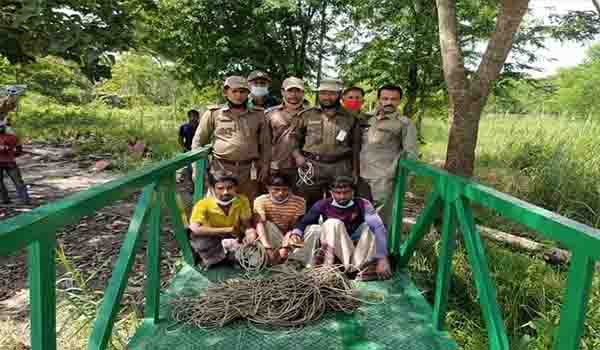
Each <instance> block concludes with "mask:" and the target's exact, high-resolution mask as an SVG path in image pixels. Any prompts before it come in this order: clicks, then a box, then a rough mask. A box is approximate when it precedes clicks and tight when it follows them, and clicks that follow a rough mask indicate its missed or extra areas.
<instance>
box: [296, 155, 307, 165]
mask: <svg viewBox="0 0 600 350" xmlns="http://www.w3.org/2000/svg"><path fill="white" fill-rule="evenodd" d="M294 160H295V161H296V166H297V167H298V168H301V167H303V166H304V164H306V158H305V157H304V156H303V155H301V154H294Z"/></svg>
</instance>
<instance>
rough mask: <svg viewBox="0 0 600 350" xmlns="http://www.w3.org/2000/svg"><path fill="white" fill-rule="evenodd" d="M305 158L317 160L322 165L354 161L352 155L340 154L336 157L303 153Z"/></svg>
mask: <svg viewBox="0 0 600 350" xmlns="http://www.w3.org/2000/svg"><path fill="white" fill-rule="evenodd" d="M302 153H303V154H304V156H305V157H306V158H308V159H310V160H315V161H317V162H322V163H337V162H339V161H342V160H348V159H352V153H345V154H339V155H335V156H328V155H324V154H315V153H310V152H302Z"/></svg>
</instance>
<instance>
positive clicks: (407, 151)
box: [360, 112, 418, 225]
mask: <svg viewBox="0 0 600 350" xmlns="http://www.w3.org/2000/svg"><path fill="white" fill-rule="evenodd" d="M360 129H361V137H362V146H361V151H360V176H361V179H362V180H363V181H364V182H366V183H367V184H368V186H369V190H370V193H371V194H372V196H373V197H372V198H373V205H374V206H375V208H376V209H377V211H378V213H379V215H380V216H381V218H382V219H383V222H384V223H385V224H386V225H388V224H389V223H390V219H391V209H392V208H391V207H392V197H393V196H392V193H393V192H394V184H395V181H394V180H395V177H396V168H397V166H398V160H399V159H400V158H402V157H408V158H412V159H416V158H417V156H418V153H417V130H416V128H415V126H414V124H413V123H412V122H411V121H410V119H408V118H407V117H404V116H401V115H400V114H399V113H398V112H395V113H388V114H384V115H383V116H380V117H379V119H378V118H377V117H372V118H370V119H368V120H361V123H360Z"/></svg>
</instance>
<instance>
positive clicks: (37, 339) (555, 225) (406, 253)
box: [0, 148, 600, 350]
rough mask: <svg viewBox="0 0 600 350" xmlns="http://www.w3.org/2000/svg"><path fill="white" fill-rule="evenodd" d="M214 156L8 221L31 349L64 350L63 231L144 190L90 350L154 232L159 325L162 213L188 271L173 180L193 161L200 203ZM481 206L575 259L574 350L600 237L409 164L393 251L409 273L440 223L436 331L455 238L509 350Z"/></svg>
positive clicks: (566, 325) (570, 324)
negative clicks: (26, 293)
mask: <svg viewBox="0 0 600 350" xmlns="http://www.w3.org/2000/svg"><path fill="white" fill-rule="evenodd" d="M208 152H209V149H208V148H204V149H200V150H197V151H192V152H188V153H186V154H183V155H180V156H178V157H176V158H174V159H173V160H169V161H164V162H161V163H158V164H157V165H154V166H150V167H147V168H145V169H142V170H140V171H137V172H134V173H133V174H131V175H127V176H125V177H123V178H120V179H117V180H115V181H111V182H108V183H106V184H103V185H99V186H94V187H92V188H90V189H88V190H86V191H83V192H80V193H77V194H74V195H72V196H69V197H67V198H65V199H63V200H61V201H58V202H55V203H50V204H48V205H45V206H42V207H39V208H37V209H35V210H33V211H31V212H29V213H27V214H22V215H19V216H17V217H15V218H12V219H9V220H6V221H3V222H2V224H1V225H0V256H1V255H8V254H12V253H14V252H16V251H18V250H20V249H22V248H27V250H28V268H29V286H30V303H31V348H32V349H33V350H41V349H43V350H55V349H56V290H55V284H56V266H55V256H54V255H55V253H54V251H55V246H56V232H57V231H58V230H59V229H60V228H61V227H64V226H65V225H69V224H74V223H77V222H78V221H79V220H80V219H81V218H82V217H83V216H85V215H89V214H92V213H94V212H95V211H96V210H98V209H100V208H102V207H104V206H107V205H109V204H111V203H113V202H115V201H117V200H119V199H122V198H125V197H127V196H128V195H130V194H132V193H134V192H136V191H139V190H140V189H143V191H142V194H141V196H140V199H139V201H138V204H137V207H136V208H135V211H134V214H133V217H132V219H131V222H130V225H129V228H128V231H127V234H126V236H125V240H124V242H123V244H122V246H121V250H120V252H119V256H118V259H117V261H116V263H115V266H114V269H113V273H112V276H111V278H110V280H109V282H108V286H107V288H106V292H105V293H104V298H103V300H102V304H101V306H100V308H99V310H98V314H97V319H96V322H95V324H94V329H93V332H92V335H91V336H90V340H89V344H88V349H90V350H103V349H106V347H107V344H108V341H109V339H110V336H111V333H112V329H113V325H114V322H115V318H116V316H117V314H118V311H119V307H120V304H121V303H120V301H121V298H122V296H123V292H124V290H125V287H126V285H127V280H128V275H129V273H130V270H131V267H132V264H133V261H134V258H135V253H136V251H137V249H138V248H139V246H140V244H139V243H141V240H142V238H143V234H142V233H143V229H144V227H145V226H146V224H147V226H148V228H149V229H148V247H147V259H146V270H147V276H148V277H147V280H146V285H145V308H144V313H145V315H144V321H145V322H157V321H158V319H159V297H160V259H161V255H160V225H161V220H162V213H163V208H165V209H166V210H167V212H168V213H169V214H170V216H171V219H172V224H173V228H174V232H175V239H176V241H177V244H178V246H179V248H180V249H181V251H182V255H183V258H184V260H185V262H186V263H188V264H193V256H192V251H191V248H190V245H189V243H188V239H187V236H186V232H185V227H184V224H183V220H182V216H181V215H182V212H181V211H180V209H179V207H178V205H177V198H176V189H175V172H176V170H177V169H179V168H182V167H184V166H186V165H188V164H190V163H192V162H195V163H196V165H197V169H200V170H201V171H199V172H198V173H197V174H196V189H195V195H194V197H195V198H194V199H195V200H197V199H198V198H199V196H200V195H201V194H202V193H203V192H204V181H203V179H204V171H203V170H204V169H205V168H206V157H207V154H208ZM409 172H414V173H416V174H417V175H420V176H427V177H430V178H432V179H433V192H432V193H431V195H430V196H429V198H428V199H427V201H426V204H425V208H424V209H423V212H422V213H421V215H420V216H419V218H418V219H417V222H416V224H415V225H414V226H413V227H412V229H411V231H410V233H409V236H408V238H407V239H406V240H405V241H404V242H403V244H402V245H401V244H400V243H401V236H400V231H401V228H402V213H403V206H404V196H405V189H406V179H407V177H408V174H409ZM471 203H477V204H480V205H483V206H485V207H488V208H491V209H494V210H496V211H497V212H498V213H500V214H501V215H503V216H505V217H507V218H509V219H511V220H513V221H515V222H519V223H521V224H524V225H526V226H528V227H529V228H531V229H533V230H535V231H537V232H539V233H541V234H542V235H544V236H545V237H547V238H550V239H553V240H556V241H558V242H561V244H562V245H564V246H566V247H567V248H569V249H570V250H571V252H572V260H571V266H570V268H569V274H568V285H567V291H566V298H565V302H564V303H563V308H562V310H561V322H560V327H559V333H558V337H557V338H556V342H555V344H554V349H555V350H575V349H578V347H579V341H580V338H581V334H582V332H583V326H584V320H585V314H586V308H587V304H588V298H589V290H590V286H591V281H592V276H593V273H594V262H595V261H596V260H597V259H598V258H599V257H600V232H599V231H598V230H595V229H593V228H591V227H588V226H586V225H583V224H580V223H577V222H575V221H572V220H569V219H567V218H565V217H562V216H560V215H557V214H555V213H552V212H549V211H547V210H544V209H541V208H539V207H536V206H533V205H531V204H528V203H526V202H523V201H521V200H518V199H516V198H514V197H511V196H508V195H505V194H503V193H500V192H497V191H495V190H492V189H490V188H488V187H485V186H481V185H479V184H476V183H473V182H471V181H469V180H466V179H464V178H460V177H457V176H453V175H450V174H448V173H446V172H445V171H442V170H439V169H435V168H432V167H430V166H427V165H424V164H422V163H418V162H415V161H411V160H402V161H401V162H400V165H399V168H398V181H397V184H396V188H395V191H394V208H393V217H394V220H393V222H392V226H391V228H390V251H391V254H392V255H394V256H396V257H397V258H398V260H397V261H398V267H400V268H403V267H406V266H407V264H408V262H409V259H410V257H412V256H413V253H414V251H415V249H416V246H417V243H418V242H419V241H420V240H422V239H423V238H424V237H425V235H426V233H427V232H428V231H429V228H430V227H431V225H432V224H433V222H434V220H436V219H437V217H438V214H439V213H440V211H442V212H443V215H442V218H443V219H442V238H441V250H440V255H439V257H438V259H439V263H438V271H437V276H436V286H437V288H436V291H435V297H434V305H433V324H434V326H435V327H436V328H437V329H439V330H443V329H444V327H445V325H444V323H445V318H446V309H447V303H448V290H449V288H450V274H451V271H452V255H453V252H454V248H455V247H454V245H455V240H456V234H457V231H460V232H462V235H463V238H464V242H465V247H466V250H467V255H468V259H469V262H470V265H471V268H472V269H473V274H474V276H475V282H476V288H477V291H478V293H479V299H480V304H481V308H482V313H483V317H484V319H485V322H486V325H487V330H488V335H489V348H490V349H492V350H505V349H509V343H508V337H507V335H506V329H505V326H504V323H503V321H502V316H501V312H500V308H499V306H498V303H497V301H496V290H495V287H494V284H493V282H492V280H491V278H490V273H489V270H488V264H487V260H486V256H485V249H484V245H483V243H482V241H481V237H480V236H479V233H478V231H477V228H476V226H475V223H474V220H473V214H472V211H471V208H470V204H471Z"/></svg>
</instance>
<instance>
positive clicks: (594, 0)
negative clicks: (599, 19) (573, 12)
mask: <svg viewBox="0 0 600 350" xmlns="http://www.w3.org/2000/svg"><path fill="white" fill-rule="evenodd" d="M592 2H593V3H594V6H595V7H596V11H597V12H598V15H599V16H600V3H599V2H598V0H592Z"/></svg>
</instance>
